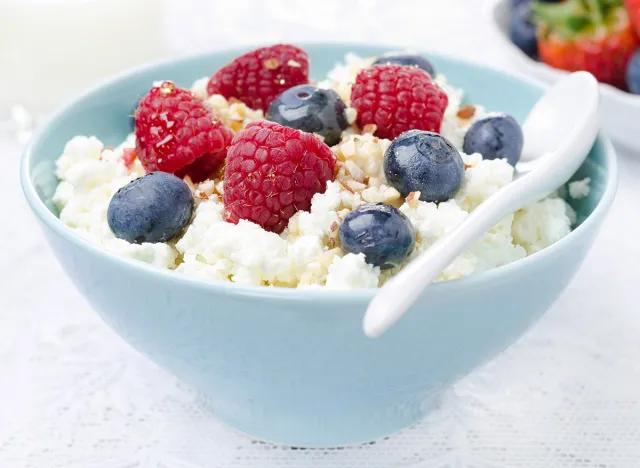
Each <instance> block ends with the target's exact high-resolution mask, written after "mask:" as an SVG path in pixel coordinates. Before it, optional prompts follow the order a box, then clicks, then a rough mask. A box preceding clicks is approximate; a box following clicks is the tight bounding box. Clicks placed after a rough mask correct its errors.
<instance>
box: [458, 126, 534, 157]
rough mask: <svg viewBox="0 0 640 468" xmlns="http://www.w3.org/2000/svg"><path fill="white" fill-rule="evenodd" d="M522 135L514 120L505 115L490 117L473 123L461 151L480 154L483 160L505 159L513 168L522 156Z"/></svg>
mask: <svg viewBox="0 0 640 468" xmlns="http://www.w3.org/2000/svg"><path fill="white" fill-rule="evenodd" d="M523 144H524V135H523V134H522V129H521V128H520V125H519V124H518V122H516V119H514V118H513V117H511V116H510V115H506V114H498V115H492V116H489V117H485V118H483V119H480V120H478V121H477V122H475V123H474V124H473V125H472V126H471V128H470V129H469V131H468V132H467V134H466V135H465V137H464V144H463V146H462V150H463V151H464V152H465V153H467V154H473V153H480V154H481V155H482V157H483V158H484V159H503V158H504V159H506V160H507V162H508V163H509V164H511V165H512V166H515V165H516V163H517V162H518V161H519V160H520V156H521V155H522V146H523Z"/></svg>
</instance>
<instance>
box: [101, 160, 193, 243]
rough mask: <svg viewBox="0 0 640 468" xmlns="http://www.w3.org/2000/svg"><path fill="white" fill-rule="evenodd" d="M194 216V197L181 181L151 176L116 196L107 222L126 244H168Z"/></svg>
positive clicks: (155, 174) (118, 192) (122, 189)
mask: <svg viewBox="0 0 640 468" xmlns="http://www.w3.org/2000/svg"><path fill="white" fill-rule="evenodd" d="M192 212H193V195H192V194H191V190H190V189H189V187H188V186H187V184H186V183H185V182H184V181H183V180H182V179H180V178H179V177H176V176H174V175H173V174H168V173H166V172H151V173H150V174H147V175H145V176H144V177H141V178H139V179H135V180H133V181H131V182H129V183H128V184H127V185H125V186H124V187H122V188H121V189H120V190H118V191H117V192H116V194H115V195H114V196H113V197H112V198H111V201H110V202H109V209H108V211H107V220H108V222H109V227H110V228H111V231H112V232H113V234H114V235H115V236H116V237H117V238H119V239H124V240H126V241H127V242H132V243H135V244H142V243H143V242H167V241H168V240H171V239H172V238H174V237H175V236H177V235H178V234H180V232H182V230H183V229H184V228H185V226H186V225H187V224H189V221H190V220H191V214H192Z"/></svg>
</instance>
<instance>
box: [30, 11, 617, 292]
mask: <svg viewBox="0 0 640 468" xmlns="http://www.w3.org/2000/svg"><path fill="white" fill-rule="evenodd" d="M492 1H493V0H492ZM497 1H500V0H497ZM297 44H298V45H299V46H301V47H303V48H327V47H328V48H332V47H338V48H340V49H344V51H345V53H346V52H348V51H350V50H357V49H358V48H361V47H362V46H368V47H372V46H371V45H368V44H359V43H349V42H344V43H343V42H340V43H338V42H336V43H318V42H299V43H297ZM263 46H264V44H258V45H246V46H242V47H234V48H229V49H221V50H214V51H203V52H197V53H194V54H187V55H182V56H179V57H170V58H166V59H163V60H157V61H153V62H150V63H146V64H143V65H139V66H137V67H134V68H130V69H128V70H125V71H123V72H121V73H118V74H116V75H113V76H111V77H108V78H107V79H105V80H103V81H101V82H100V83H98V84H96V85H94V86H93V87H91V88H89V89H88V90H86V91H84V92H82V93H80V94H79V95H78V96H76V97H75V98H74V99H72V100H71V101H69V103H68V104H66V105H64V106H62V107H60V108H59V109H58V110H57V111H55V112H53V113H52V115H51V116H50V117H49V118H48V119H47V121H46V123H45V124H44V125H42V126H41V127H40V128H39V129H38V131H37V132H36V133H35V134H34V135H33V136H32V138H31V139H30V140H29V142H28V144H27V145H26V147H25V149H24V151H23V154H22V159H21V164H20V181H21V185H22V191H23V193H24V195H25V198H26V200H27V202H28V204H29V206H30V208H31V210H32V211H33V212H34V214H35V215H36V216H37V217H38V218H39V219H40V221H41V222H42V223H43V224H44V225H45V226H46V227H48V228H49V229H50V230H51V231H52V232H53V233H54V234H56V235H57V236H59V237H61V238H62V239H64V240H65V241H66V242H70V243H71V244H73V245H74V246H75V247H77V248H78V249H81V250H83V251H86V253H88V254H91V255H95V256H97V257H98V258H100V260H101V261H105V262H108V263H111V264H112V265H114V266H116V265H117V266H118V267H120V268H124V269H131V270H133V272H134V273H138V274H146V275H149V277H153V278H157V279H158V280H167V281H174V282H176V283H177V284H180V285H183V286H185V287H189V288H196V289H199V290H203V291H209V292H212V293H218V294H224V295H226V296H235V297H252V298H259V299H263V300H265V299H269V300H278V299H287V300H289V301H302V302H310V301H316V300H319V299H321V300H325V301H331V302H336V303H343V304H344V303H361V302H364V301H369V300H371V298H372V297H373V296H374V294H375V292H376V291H377V290H378V289H377V288H362V289H350V290H339V289H326V288H285V287H277V286H255V285H244V284H238V283H233V282H230V281H220V280H212V279H204V278H199V277H194V276H189V275H184V274H178V273H176V272H175V271H174V270H168V269H164V268H158V267H156V266H153V265H151V264H147V263H144V262H142V261H139V260H135V259H132V258H127V257H122V256H120V255H117V254H115V253H112V252H109V251H108V250H105V249H103V248H101V247H100V246H99V245H98V244H96V243H94V242H92V241H91V240H89V239H86V238H84V237H82V236H81V235H80V234H78V233H76V232H74V231H73V230H72V229H71V228H69V227H68V226H66V225H65V224H64V223H62V221H60V219H59V217H58V216H55V215H54V214H53V213H52V212H51V211H50V210H49V208H47V206H46V205H45V203H44V202H43V201H42V200H41V199H40V197H39V196H38V194H37V191H36V189H35V187H34V185H33V184H32V183H31V177H30V171H29V166H30V161H31V157H32V154H33V150H34V148H35V146H36V144H37V143H38V141H39V140H40V139H41V138H42V137H43V136H44V134H45V133H46V132H47V131H48V128H49V127H50V126H51V125H52V124H53V123H54V122H56V121H57V120H58V119H60V118H62V117H64V115H65V114H66V113H67V112H70V111H71V109H72V108H73V107H75V106H76V104H77V103H78V102H79V101H81V100H83V99H86V98H89V97H90V96H91V95H92V94H94V93H95V92H97V91H99V90H100V89H102V88H103V87H105V86H109V85H112V84H115V83H117V82H118V81H121V80H124V79H126V78H130V77H132V76H135V75H137V74H139V73H141V72H146V71H149V70H151V69H154V68H157V67H160V66H166V65H173V66H180V65H181V64H184V63H188V62H190V61H192V60H198V59H203V58H205V57H213V56H215V55H218V54H236V53H244V52H246V51H247V50H251V49H252V48H257V47H263ZM373 47H375V48H380V49H387V50H395V49H398V47H397V46H393V45H389V46H385V45H381V44H374V45H373ZM420 51H421V52H422V53H425V54H426V55H427V56H431V57H436V58H441V59H443V60H447V61H451V62H457V63H459V64H462V65H464V66H465V67H468V68H471V69H474V70H475V71H481V72H483V73H486V74H489V75H495V76H502V77H506V78H508V79H511V80H515V81H520V82H524V83H525V84H526V85H528V86H532V87H534V88H537V89H539V90H543V89H544V88H545V86H544V85H543V84H541V83H540V82H539V81H537V80H534V79H531V78H529V77H526V76H522V75H518V74H516V73H512V72H507V71H504V70H499V69H496V68H492V67H488V66H485V65H481V64H479V63H476V62H473V61H468V60H465V59H461V58H456V57H452V56H448V55H443V54H438V53H433V52H431V51H429V50H428V49H421V50H420ZM598 140H599V141H600V144H601V145H602V146H603V152H604V161H603V162H604V166H605V168H606V170H607V176H606V182H605V186H604V191H603V193H602V196H601V198H600V200H599V201H598V204H597V205H596V207H595V208H594V209H593V211H592V212H591V213H590V215H589V216H588V217H587V218H586V219H585V220H584V221H583V222H582V223H581V224H580V225H579V226H578V227H576V228H575V229H573V230H572V231H571V232H570V233H569V234H568V235H567V236H565V237H563V238H562V239H560V240H559V241H557V242H555V243H554V244H552V245H550V246H549V247H547V248H545V249H543V250H541V251H539V252H536V253H534V254H531V255H528V256H526V257H525V258H522V259H520V260H517V261H515V262H512V263H509V264H507V265H503V266H500V267H497V268H493V269H491V270H487V271H484V272H481V273H477V274H472V275H470V276H467V277H464V278H460V279H455V280H449V281H442V282H438V283H435V284H433V285H431V286H430V289H435V290H438V291H440V292H442V293H444V292H446V291H451V290H452V288H453V290H455V291H456V292H457V291H458V290H460V289H462V290H465V289H466V290H471V289H477V288H481V287H485V285H486V283H488V282H492V281H498V280H500V279H501V278H505V277H508V276H509V275H510V274H512V273H513V272H514V270H516V269H519V268H524V267H526V266H528V265H531V264H533V263H535V262H539V261H542V259H544V258H549V257H552V256H554V255H556V253H557V252H558V251H560V250H561V249H563V248H564V247H565V246H566V245H568V243H570V242H572V241H573V239H574V238H576V237H577V236H579V235H580V234H581V233H582V232H585V231H586V230H588V229H598V226H597V223H598V222H599V221H600V220H601V219H602V218H603V217H604V216H606V214H607V212H608V211H609V208H610V206H611V204H612V202H613V199H614V197H615V193H616V189H617V180H618V167H617V160H616V154H615V150H614V147H613V145H612V143H611V141H610V140H609V139H608V138H607V137H606V136H605V135H603V134H602V132H599V134H598Z"/></svg>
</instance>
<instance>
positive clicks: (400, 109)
mask: <svg viewBox="0 0 640 468" xmlns="http://www.w3.org/2000/svg"><path fill="white" fill-rule="evenodd" d="M448 102H449V99H448V98H447V95H446V94H445V92H444V91H442V90H441V89H440V87H439V86H438V85H437V84H435V83H434V82H433V81H432V80H431V77H430V76H429V74H428V73H426V72H425V71H423V70H421V69H419V68H415V67H407V66H402V65H392V64H388V65H376V66H374V67H372V68H367V69H364V70H362V71H361V72H360V73H358V76H357V77H356V82H355V84H354V85H353V89H352V90H351V106H352V107H354V108H355V109H356V110H357V111H358V125H359V126H360V127H364V126H365V125H367V124H375V125H376V131H375V135H376V136H378V137H380V138H389V139H394V138H395V137H397V136H398V135H400V134H401V133H402V132H405V131H407V130H428V131H431V132H439V131H440V124H442V117H443V116H444V111H445V109H446V108H447V104H448Z"/></svg>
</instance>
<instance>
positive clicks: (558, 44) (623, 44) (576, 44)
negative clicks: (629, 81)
mask: <svg viewBox="0 0 640 468" xmlns="http://www.w3.org/2000/svg"><path fill="white" fill-rule="evenodd" d="M622 3H623V2H622V0H589V1H585V0H565V1H564V2H560V3H540V2H539V1H538V2H533V3H532V8H533V11H534V16H535V19H536V22H537V24H538V25H539V26H538V55H539V56H540V60H542V61H543V62H544V63H546V64H547V65H549V66H551V67H554V68H558V69H561V70H567V71H578V70H584V71H587V72H589V73H591V74H592V75H593V76H595V77H596V79H597V80H598V81H600V82H602V83H608V84H610V85H613V86H616V87H618V88H621V89H625V88H626V79H625V72H626V69H627V63H628V62H629V60H630V59H631V56H632V55H633V53H634V52H635V51H636V49H637V48H638V46H639V45H640V40H639V39H638V37H637V36H636V32H635V30H634V28H633V25H632V24H631V21H630V19H629V15H628V14H627V12H626V11H625V9H624V6H623V4H622Z"/></svg>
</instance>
